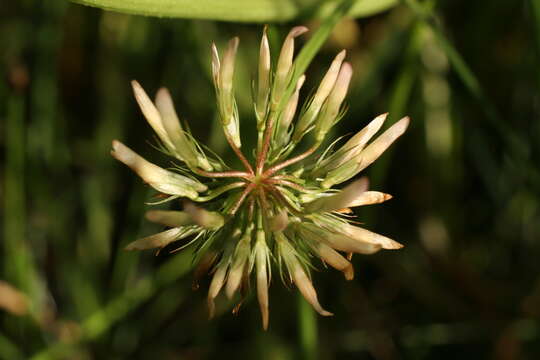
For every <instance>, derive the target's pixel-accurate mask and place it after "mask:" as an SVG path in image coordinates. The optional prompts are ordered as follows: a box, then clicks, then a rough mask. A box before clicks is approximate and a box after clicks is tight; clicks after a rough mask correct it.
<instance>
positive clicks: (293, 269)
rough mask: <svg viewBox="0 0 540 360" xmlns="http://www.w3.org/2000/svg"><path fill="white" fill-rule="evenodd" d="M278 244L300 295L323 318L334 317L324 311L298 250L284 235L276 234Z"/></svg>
mask: <svg viewBox="0 0 540 360" xmlns="http://www.w3.org/2000/svg"><path fill="white" fill-rule="evenodd" d="M276 242H277V246H278V251H279V254H280V256H281V258H282V259H283V260H284V261H285V265H286V266H287V270H288V272H289V275H290V276H291V278H292V281H293V282H294V284H295V285H296V287H297V288H298V290H300V293H301V294H302V296H304V298H305V299H306V301H307V302H308V303H310V304H311V306H313V308H314V309H315V311H317V312H318V313H319V314H321V315H322V316H332V315H334V314H332V313H331V312H328V311H326V310H324V309H323V308H322V306H321V304H319V300H318V298H317V292H316V291H315V288H314V287H313V284H312V283H311V280H310V279H309V278H308V276H307V274H306V272H305V271H304V269H303V267H302V265H301V264H300V262H299V261H298V254H297V252H296V250H295V249H294V248H293V247H292V246H291V244H290V243H289V241H288V240H287V239H286V238H285V236H284V235H283V234H282V233H276Z"/></svg>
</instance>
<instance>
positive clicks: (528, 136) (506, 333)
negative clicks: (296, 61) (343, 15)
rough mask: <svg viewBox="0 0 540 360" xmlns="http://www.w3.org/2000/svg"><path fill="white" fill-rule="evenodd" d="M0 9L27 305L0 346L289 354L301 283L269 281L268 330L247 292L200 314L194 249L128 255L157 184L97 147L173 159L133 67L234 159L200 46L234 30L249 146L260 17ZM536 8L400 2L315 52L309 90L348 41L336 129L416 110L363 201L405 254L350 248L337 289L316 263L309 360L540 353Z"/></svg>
mask: <svg viewBox="0 0 540 360" xmlns="http://www.w3.org/2000/svg"><path fill="white" fill-rule="evenodd" d="M535 10H536V11H535ZM0 11H1V12H0V14H2V17H1V18H0V49H1V50H0V56H1V64H0V66H1V74H2V76H3V79H2V81H0V156H1V159H2V160H1V170H0V171H1V173H0V174H1V178H0V185H1V187H0V189H1V190H0V191H1V192H0V201H1V206H0V209H1V210H0V211H1V216H2V219H3V223H2V234H1V235H0V236H1V239H2V241H1V244H2V247H1V250H0V254H1V258H0V262H1V263H0V265H1V269H2V270H1V272H0V274H2V275H1V276H0V278H1V279H3V280H5V281H6V282H8V283H10V284H11V285H12V286H14V287H15V288H17V289H19V290H20V291H21V292H23V293H25V294H26V296H27V298H28V299H30V306H29V308H28V309H27V312H26V315H16V314H13V313H10V312H9V311H4V312H2V313H0V358H2V359H26V358H30V357H31V356H32V355H34V354H37V353H39V352H41V353H40V354H41V355H42V357H41V358H43V359H44V358H52V359H57V358H58V359H64V358H66V359H128V358H129V359H148V358H155V359H213V358H218V357H219V358H229V357H230V358H238V357H244V358H249V359H296V358H301V357H302V356H303V355H302V350H301V348H302V347H301V346H300V345H299V344H300V342H301V341H300V338H299V333H300V332H301V330H300V325H299V321H298V316H299V315H298V314H299V312H298V309H297V308H298V298H297V294H296V290H295V289H289V288H287V287H285V286H284V285H283V284H282V283H281V282H280V281H279V279H278V277H277V276H276V277H275V278H274V280H273V282H272V286H271V292H270V304H271V305H270V315H271V316H270V328H269V330H268V331H267V332H263V331H262V330H261V325H260V320H259V314H258V306H257V304H256V301H255V299H253V298H250V299H248V301H247V303H246V304H244V306H243V307H242V309H241V311H240V313H239V314H238V315H237V316H233V315H231V314H230V310H231V308H232V307H231V306H232V305H231V304H228V303H226V302H225V301H223V302H222V303H221V304H220V307H219V309H220V310H219V311H218V313H219V314H218V316H217V318H216V319H214V320H212V321H208V320H207V310H206V290H207V287H208V279H204V280H203V281H202V282H201V284H200V289H199V290H198V291H192V289H191V288H192V284H191V282H192V276H191V274H190V259H191V255H190V254H189V251H188V252H186V253H180V254H176V255H169V254H160V255H159V256H153V254H152V253H151V252H144V253H126V252H124V251H122V248H123V246H125V245H126V244H127V243H129V242H130V241H133V240H134V239H136V238H137V237H141V236H145V235H149V234H152V233H154V232H156V231H158V230H159V227H158V226H155V225H152V224H149V223H147V222H146V221H145V220H144V219H143V214H144V211H145V209H146V208H147V206H146V205H144V202H145V201H146V200H148V199H150V197H151V194H152V191H151V190H149V189H148V188H147V187H145V186H144V185H143V184H142V183H141V181H140V180H139V179H138V178H136V177H135V176H133V174H132V173H130V172H129V170H128V169H127V168H125V167H124V166H123V165H121V164H120V163H118V162H116V161H114V160H113V159H112V158H111V157H110V156H109V150H110V143H111V140H112V139H115V138H116V139H120V140H122V141H123V142H124V143H126V144H128V145H129V146H131V147H132V148H134V149H135V150H136V151H138V152H139V153H141V154H142V155H144V156H146V157H148V158H149V159H152V160H153V161H155V162H157V163H160V164H166V161H167V160H166V159H165V158H164V157H163V156H162V155H161V154H159V153H158V152H156V151H154V149H153V148H152V146H151V145H150V144H153V143H155V142H154V135H153V133H152V131H151V129H150V127H149V126H148V125H147V124H146V122H145V121H144V120H143V117H142V115H141V114H140V112H139V110H138V107H137V105H136V103H135V101H134V99H133V96H132V93H131V89H130V86H129V81H130V80H131V79H137V80H138V81H139V82H140V83H141V84H142V85H143V86H144V87H145V89H147V91H149V92H151V93H153V92H154V91H155V90H157V88H158V87H159V86H167V87H169V89H170V90H171V92H172V94H173V98H174V99H175V104H176V107H177V110H178V112H179V114H180V116H181V117H182V118H184V119H186V120H187V121H188V122H189V124H190V125H191V128H192V131H193V133H194V134H195V136H196V137H197V138H198V139H200V140H201V141H202V142H204V143H206V144H208V145H209V146H210V147H211V148H212V149H213V150H214V151H216V152H217V153H219V154H221V155H223V156H224V157H230V155H231V153H230V152H229V150H228V149H227V148H226V144H225V143H224V140H223V136H222V133H221V130H220V129H219V126H217V122H216V121H215V99H214V90H213V87H212V83H211V77H210V44H211V42H212V41H216V43H217V44H218V46H219V45H221V48H223V46H224V44H225V42H226V41H227V40H228V39H229V38H230V37H232V36H235V35H238V36H240V38H241V44H240V52H239V55H238V56H239V57H238V60H237V61H238V65H237V66H238V70H237V76H236V81H237V83H236V84H237V85H236V88H237V99H238V101H239V106H240V113H241V115H242V122H241V126H242V134H243V137H244V138H245V141H246V142H247V143H248V144H249V142H250V141H253V140H252V139H253V136H254V134H255V132H254V125H255V120H254V117H253V115H252V111H251V109H252V105H251V97H250V85H249V84H250V79H251V78H252V76H253V74H254V73H255V71H256V64H257V63H256V61H257V51H258V41H259V37H260V34H261V31H262V26H261V25H249V24H234V23H223V22H213V21H201V20H197V21H194V20H184V19H175V20H173V19H157V18H145V17H139V16H130V15H124V14H118V13H112V12H104V11H101V10H97V9H93V8H88V7H83V6H79V5H75V4H71V3H67V2H64V1H59V0H56V1H10V2H7V3H6V2H4V3H3V4H2V9H0ZM539 17H540V4H539V2H538V1H536V0H531V1H525V0H523V1H522V0H492V1H465V0H440V1H438V2H437V4H436V5H435V6H434V8H433V10H432V11H427V12H426V13H425V14H423V13H421V12H419V11H417V10H416V11H415V10H413V9H411V8H410V7H409V6H407V5H406V4H400V5H398V6H396V7H394V8H392V9H390V10H389V11H386V12H383V13H380V14H377V15H374V16H371V17H368V18H363V19H356V20H352V19H348V20H344V21H342V22H341V23H340V24H338V26H337V28H336V29H335V31H334V33H333V35H332V36H331V37H330V38H329V40H328V41H327V42H326V44H325V45H324V47H323V48H322V50H321V51H320V52H319V54H318V55H317V56H316V57H315V60H314V61H313V63H312V64H311V65H310V67H309V69H308V72H307V78H308V80H307V84H306V85H307V86H306V85H304V88H305V89H312V88H313V87H315V86H316V84H317V83H318V81H319V80H320V79H321V77H322V76H323V74H324V71H325V69H326V67H327V66H328V65H329V63H330V61H331V59H332V57H333V56H334V55H335V54H336V53H337V52H338V51H339V50H341V49H342V48H346V49H347V50H348V59H349V61H351V62H352V64H353V68H354V70H355V75H354V78H353V84H352V85H351V89H350V91H349V95H348V98H347V102H348V104H349V111H348V113H347V115H346V116H345V117H344V119H343V120H342V121H341V122H340V124H339V125H338V126H337V127H336V129H335V134H334V135H335V136H339V135H343V134H350V133H352V132H354V131H358V130H359V129H360V128H361V127H362V126H363V125H365V124H366V123H367V122H368V121H369V120H370V119H372V118H373V117H374V116H376V115H378V114H380V113H383V112H387V111H388V112H390V114H391V119H390V120H389V122H388V124H391V123H393V122H394V121H395V120H397V119H398V118H399V117H401V116H404V115H409V116H411V118H412V123H411V126H410V128H409V130H408V131H407V133H406V134H405V135H404V136H403V137H402V138H401V139H400V140H399V141H397V142H396V144H394V145H393V147H392V148H391V150H390V151H388V152H387V153H385V154H384V155H383V156H382V157H381V159H380V160H379V161H378V162H377V163H376V164H375V165H373V166H371V167H370V168H368V169H367V170H366V172H365V174H366V175H367V176H369V178H370V183H371V187H372V188H373V189H375V190H380V191H384V192H388V193H390V194H392V195H394V199H393V200H391V201H390V202H387V203H385V204H383V205H378V206H373V207H366V208H363V209H361V210H360V211H358V212H357V215H358V216H359V217H360V219H361V221H363V222H365V223H366V226H368V227H369V228H370V229H372V230H374V231H377V232H379V233H382V234H385V235H387V236H390V237H392V238H394V239H396V240H398V241H400V242H402V243H404V244H405V245H406V247H405V248H404V249H402V250H399V251H387V252H380V253H377V254H375V255H372V256H355V257H354V265H355V268H356V277H355V279H354V280H353V281H351V282H346V281H344V280H343V278H342V275H341V274H339V273H338V272H336V271H334V270H331V269H329V270H325V269H324V267H323V266H322V265H320V266H319V269H320V270H321V271H317V272H315V273H314V282H315V286H316V287H317V289H318V291H319V299H320V301H321V303H322V304H323V306H324V307H325V308H327V309H328V310H330V311H332V312H334V313H335V316H334V317H331V318H321V317H319V318H318V319H317V321H318V333H319V336H318V340H317V345H316V346H317V354H318V356H319V358H320V359H334V358H339V359H358V358H360V359H381V360H382V359H456V358H458V357H459V358H470V359H538V358H539V357H540V323H539V321H538V317H539V316H540V277H539V276H540V242H539V241H540V239H539V235H540V208H539V206H540V197H539V195H540V170H539V160H540V156H539V155H540V145H539V144H540V121H539V120H540V119H539V113H540V102H539V101H540V98H539V92H538V88H539V85H540V61H539V60H540V37H539V35H540V23H539ZM296 24H306V25H307V26H309V27H310V28H313V29H315V28H316V27H317V21H314V20H309V19H305V18H303V19H298V20H297V21H295V22H294V23H290V24H281V25H271V26H270V35H271V46H272V49H273V55H274V56H276V55H277V52H278V48H279V44H280V42H281V39H282V38H283V37H284V36H285V35H286V33H287V31H288V29H289V28H290V27H291V26H293V25H296ZM302 41H303V40H301V42H302ZM306 94H307V91H306V92H305V93H304V96H305V95H306ZM0 296H7V295H5V294H0ZM304 357H306V356H305V355H304ZM36 358H38V357H36Z"/></svg>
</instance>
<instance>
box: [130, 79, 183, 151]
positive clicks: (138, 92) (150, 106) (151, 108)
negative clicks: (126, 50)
mask: <svg viewBox="0 0 540 360" xmlns="http://www.w3.org/2000/svg"><path fill="white" fill-rule="evenodd" d="M131 86H132V87H133V93H134V94H135V99H136V100H137V103H138V104H139V107H140V108H141V111H142V113H143V114H144V117H145V118H146V120H147V121H148V123H149V124H150V126H151V127H152V129H154V131H155V132H156V134H157V135H158V136H159V138H160V139H161V141H163V143H164V144H165V146H166V147H167V148H169V149H172V148H174V146H173V144H172V142H171V139H170V138H169V136H168V135H167V132H166V131H165V128H164V127H163V122H162V119H161V115H160V113H159V111H158V109H157V108H156V107H155V105H154V103H153V102H152V100H150V98H149V97H148V95H147V94H146V92H145V91H144V89H143V88H142V86H141V85H140V84H139V83H138V82H137V81H136V80H133V81H131Z"/></svg>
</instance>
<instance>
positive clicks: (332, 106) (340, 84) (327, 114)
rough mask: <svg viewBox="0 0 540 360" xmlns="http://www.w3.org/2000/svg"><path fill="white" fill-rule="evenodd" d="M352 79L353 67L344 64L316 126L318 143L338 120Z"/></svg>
mask: <svg viewBox="0 0 540 360" xmlns="http://www.w3.org/2000/svg"><path fill="white" fill-rule="evenodd" d="M351 77H352V67H351V64H349V63H347V62H346V63H343V65H342V66H341V69H340V70H339V74H338V77H337V80H336V83H335V84H334V87H333V88H332V92H331V93H330V94H329V95H328V99H326V102H325V104H324V106H323V109H322V111H321V115H320V116H319V119H318V122H317V126H316V130H315V131H316V135H315V138H316V140H317V141H322V140H323V139H324V137H325V136H326V134H327V133H328V130H330V128H331V127H332V125H334V124H335V122H336V119H337V118H338V115H339V111H340V108H341V104H342V103H343V100H344V99H345V95H347V90H348V88H349V83H350V82H351Z"/></svg>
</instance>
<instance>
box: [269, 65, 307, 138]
mask: <svg viewBox="0 0 540 360" xmlns="http://www.w3.org/2000/svg"><path fill="white" fill-rule="evenodd" d="M305 80H306V76H305V75H302V76H300V78H298V81H297V82H296V90H295V91H294V93H293V94H292V95H291V98H290V99H289V102H288V103H287V105H286V106H285V109H284V110H283V112H282V114H281V117H280V119H279V123H278V128H277V131H276V133H275V137H274V138H275V141H276V142H277V144H278V146H277V148H281V147H282V146H284V145H285V144H286V143H287V142H288V141H289V136H290V135H288V134H287V132H288V130H289V127H290V125H291V122H292V120H293V118H294V114H295V113H296V108H297V106H298V98H299V97H300V89H301V88H302V85H303V84H304V81H305Z"/></svg>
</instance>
